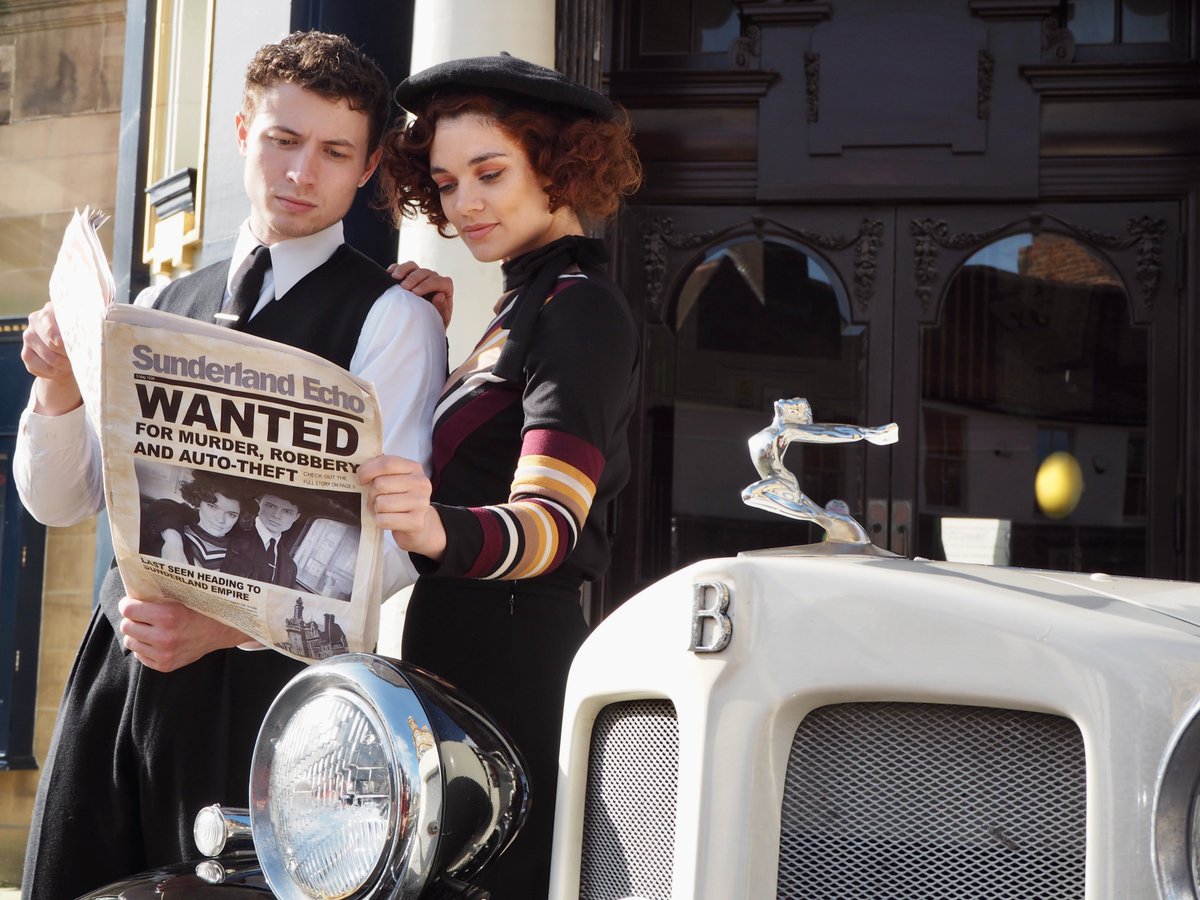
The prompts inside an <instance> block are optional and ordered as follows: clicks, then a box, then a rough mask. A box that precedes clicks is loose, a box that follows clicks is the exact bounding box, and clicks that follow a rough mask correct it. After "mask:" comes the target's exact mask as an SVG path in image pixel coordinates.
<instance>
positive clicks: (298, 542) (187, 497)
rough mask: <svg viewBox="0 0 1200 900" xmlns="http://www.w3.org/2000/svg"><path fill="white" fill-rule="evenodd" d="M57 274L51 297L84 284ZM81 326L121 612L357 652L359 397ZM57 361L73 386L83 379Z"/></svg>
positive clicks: (273, 369)
mask: <svg viewBox="0 0 1200 900" xmlns="http://www.w3.org/2000/svg"><path fill="white" fill-rule="evenodd" d="M73 225H74V223H73ZM80 230H81V231H82V232H86V231H87V230H88V227H83V228H82V229H80ZM93 231H94V229H93ZM93 237H94V234H93ZM68 240H74V238H72V237H71V236H70V229H68V237H67V238H65V239H64V243H66V242H67V241H68ZM97 246H98V245H97ZM64 258H65V259H66V260H67V264H68V265H71V266H72V267H74V269H73V271H71V272H70V273H63V274H62V276H61V280H60V283H62V284H71V285H76V284H80V283H82V282H85V281H86V280H87V276H86V275H85V273H84V272H83V271H82V270H80V269H79V268H78V266H79V265H80V262H79V254H78V253H77V252H76V250H72V251H71V252H70V253H68V254H67V256H66V257H64V256H62V255H60V260H59V264H60V265H63V264H64ZM99 264H100V265H101V266H102V268H103V270H104V271H105V272H107V270H108V266H107V263H106V262H105V261H104V259H103V256H102V255H101V256H100V257H99ZM87 265H96V259H95V258H94V257H93V258H92V259H91V261H90V262H89V263H87ZM91 277H92V278H93V279H94V280H93V284H94V283H95V280H96V279H101V278H102V275H100V274H99V273H96V272H93V273H92V276H91ZM110 277H111V276H110ZM55 310H56V316H58V300H57V298H56V299H55ZM72 315H74V314H72ZM79 315H80V318H84V319H86V318H87V315H88V314H87V313H86V312H83V313H80V314H79ZM91 316H92V317H94V318H96V319H97V321H98V322H99V325H98V326H96V325H94V324H92V325H84V326H82V327H78V328H75V326H72V327H73V328H75V330H76V331H77V333H87V331H88V329H92V330H93V331H95V333H96V335H97V339H98V340H100V341H101V345H102V352H100V353H99V354H97V353H96V352H95V348H94V347H93V348H91V352H92V355H94V356H98V357H99V359H100V361H101V367H100V368H101V371H100V373H99V374H98V375H96V376H95V377H96V379H97V381H98V383H99V385H100V395H99V398H98V400H97V401H96V406H97V409H98V421H99V433H100V444H101V448H102V456H103V461H104V490H105V498H106V501H107V504H108V514H109V519H110V522H111V526H112V540H113V549H114V551H115V555H116V558H117V565H118V567H119V568H120V570H121V577H122V578H123V580H124V582H125V586H126V588H127V590H128V591H129V593H130V595H132V596H136V597H140V598H143V599H162V600H167V601H177V602H180V603H183V604H185V605H187V606H189V607H191V608H192V609H195V610H198V611H200V612H202V613H204V614H206V615H209V616H211V617H213V618H215V619H219V620H221V621H223V622H226V623H228V624H230V625H233V626H234V627H236V628H238V629H239V630H241V631H243V632H245V633H246V634H248V635H250V636H252V637H253V638H255V639H256V640H258V641H260V642H261V643H262V644H264V645H265V646H267V647H270V648H273V649H275V650H278V651H279V652H282V653H286V654H288V655H290V656H294V657H297V658H300V659H303V660H307V661H312V660H317V659H324V658H326V657H329V656H332V655H335V654H339V653H346V652H352V651H359V650H373V649H374V647H375V643H376V640H377V635H378V630H379V606H380V603H381V599H382V598H381V596H380V594H381V585H380V580H381V573H382V537H381V533H380V531H379V529H378V527H377V526H376V524H375V519H374V515H373V513H372V511H371V509H370V508H369V507H368V505H367V503H366V494H365V492H364V491H363V489H362V488H361V487H360V486H359V485H358V481H357V478H356V474H355V473H356V471H357V469H358V467H359V465H361V464H362V463H363V462H365V461H367V460H369V459H371V458H372V457H375V456H378V455H379V454H380V453H381V452H382V447H383V436H382V425H381V421H380V412H379V402H378V399H377V397H376V395H375V390H374V387H373V386H372V385H371V384H370V382H367V381H364V380H362V379H359V378H356V377H355V376H353V375H351V374H350V373H349V372H347V371H345V370H344V369H342V368H340V367H338V366H336V365H334V364H333V363H331V362H329V361H328V360H325V359H323V358H321V357H319V356H316V355H314V354H311V353H307V352H305V351H303V350H298V349H296V348H294V347H291V346H289V345H286V344H280V343H277V342H274V341H269V340H266V339H263V338H259V337H255V336H252V335H248V334H245V333H243V332H238V331H234V330H231V329H228V328H221V327H218V326H216V325H211V324H208V323H205V322H198V321H195V320H192V319H188V318H186V317H183V316H178V315H174V314H172V313H167V312H162V311H160V310H154V309H148V308H143V307H138V306H130V305H126V304H113V305H108V306H104V305H101V306H100V308H99V309H98V310H96V309H95V308H93V311H92V312H91ZM58 317H59V319H60V328H62V320H61V316H58ZM67 348H68V353H69V355H70V356H71V361H72V366H73V367H75V370H76V374H77V377H79V378H80V382H81V384H83V380H84V379H85V378H90V377H92V376H91V375H90V374H85V373H83V372H81V371H80V365H84V366H88V365H91V364H92V361H91V360H90V359H89V358H88V353H87V351H86V350H84V351H83V352H79V353H72V348H71V345H70V344H69V343H68V346H67ZM77 357H78V362H77Z"/></svg>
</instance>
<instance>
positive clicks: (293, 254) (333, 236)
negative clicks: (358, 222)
mask: <svg viewBox="0 0 1200 900" xmlns="http://www.w3.org/2000/svg"><path fill="white" fill-rule="evenodd" d="M345 242H346V238H345V234H344V232H343V230H342V222H341V220H340V219H339V220H338V221H337V222H334V223H333V224H332V225H330V226H329V227H328V228H325V229H323V230H322V231H318V232H317V233H316V234H310V235H307V236H305V237H300V238H292V239H291V240H287V241H279V242H278V243H276V244H272V245H271V272H270V276H269V277H270V278H271V279H272V281H273V282H274V290H275V298H276V299H279V298H281V297H283V296H284V295H285V294H287V292H288V291H290V290H291V289H292V288H294V287H295V286H296V283H297V282H298V281H300V279H302V278H303V277H304V276H305V275H307V274H308V273H309V272H311V271H312V270H313V269H315V268H317V267H318V266H320V265H322V264H323V263H324V262H326V261H327V260H328V259H329V257H331V256H333V254H334V251H336V250H337V248H338V247H340V246H341V245H342V244H344V243H345ZM259 243H261V242H260V241H259V240H258V238H256V237H255V236H254V235H253V234H252V233H251V231H250V220H249V219H247V220H246V221H245V222H243V223H242V227H241V228H240V229H238V236H237V242H236V243H235V244H234V245H233V256H231V257H230V259H229V278H230V279H232V278H233V273H234V272H236V271H237V270H238V266H240V265H241V264H242V260H244V259H245V258H246V257H247V256H249V255H250V251H251V250H253V249H254V248H255V247H256V246H257V245H258V244H259ZM225 288H226V290H228V289H229V282H228V281H226V283H225ZM268 296H269V295H268Z"/></svg>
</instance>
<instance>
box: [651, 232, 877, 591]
mask: <svg viewBox="0 0 1200 900" xmlns="http://www.w3.org/2000/svg"><path fill="white" fill-rule="evenodd" d="M649 339H650V341H651V345H652V349H651V351H650V352H649V353H648V354H647V360H648V361H650V362H651V364H652V365H653V366H654V368H653V369H651V370H649V371H648V373H647V408H648V409H649V410H650V417H651V418H650V430H651V433H652V436H651V445H652V452H651V461H650V466H651V479H650V482H651V484H652V485H653V487H652V490H657V491H659V492H660V493H659V494H658V495H657V496H656V498H655V499H654V500H653V501H652V506H653V509H654V511H653V512H652V515H653V517H654V519H653V523H654V524H653V529H652V530H653V531H655V532H656V534H657V540H656V546H654V547H652V548H651V553H650V556H651V558H652V559H653V566H654V568H655V569H656V574H665V573H666V572H667V571H669V570H670V569H674V568H678V567H679V566H681V565H685V564H687V563H689V562H693V561H695V560H698V559H704V558H708V557H713V556H723V555H728V554H731V553H735V552H737V551H738V550H747V549H754V548H759V547H771V546H786V545H790V544H801V543H806V542H808V541H812V540H820V539H821V537H822V533H821V532H820V530H819V529H817V528H814V527H811V526H808V525H805V524H802V523H798V522H794V521H789V520H786V519H783V518H780V517H778V516H773V515H771V514H769V513H766V512H763V511H761V510H756V509H751V508H750V507H747V506H745V505H744V504H743V503H742V502H741V491H742V488H744V487H745V486H746V485H747V484H749V483H750V482H752V481H754V480H755V478H756V474H755V471H754V468H753V464H752V463H751V461H750V456H749V453H748V451H747V448H746V441H747V439H748V438H749V437H750V435H752V434H754V433H755V432H757V431H759V430H761V429H762V427H763V425H764V423H766V422H768V421H770V419H771V416H772V404H773V403H774V401H775V400H777V399H779V398H782V397H806V398H808V399H809V401H810V402H811V403H812V406H813V409H814V411H815V412H816V414H817V417H818V419H819V420H821V421H838V422H863V421H864V415H865V409H864V408H865V400H866V382H865V376H866V372H865V369H866V366H865V358H866V356H865V354H866V333H865V331H864V328H863V326H862V325H858V324H855V323H853V322H852V321H851V318H850V305H849V302H848V299H847V295H846V292H845V290H844V289H843V288H842V286H841V283H840V282H839V281H838V280H837V278H836V277H835V276H834V275H833V274H832V272H831V270H830V269H829V268H828V266H827V264H826V263H825V262H824V261H823V260H821V259H819V258H818V257H817V256H815V255H813V254H811V253H810V252H808V251H807V250H806V249H804V248H802V247H800V246H798V245H795V244H792V243H788V242H785V241H783V240H778V239H770V240H759V239H749V240H747V239H742V240H738V241H734V242H730V243H726V244H723V245H720V246H717V247H714V248H713V249H711V250H710V251H708V252H707V253H706V254H705V255H704V257H703V258H702V259H701V260H700V261H699V262H698V263H697V264H696V266H695V267H694V268H693V269H692V271H691V272H690V274H689V275H688V277H687V278H686V279H685V280H684V283H683V286H682V288H681V289H680V291H679V293H678V294H677V295H676V298H675V301H674V304H673V307H672V310H671V313H670V315H669V316H668V322H667V323H666V324H665V325H662V326H651V327H650V328H649ZM862 454H863V451H862V448H861V447H860V446H858V445H854V446H852V447H842V446H839V447H836V448H829V447H820V446H800V445H798V444H797V445H793V446H792V447H791V449H790V450H789V452H788V457H787V464H788V466H789V468H791V469H792V471H794V472H795V473H796V474H797V475H798V477H799V478H800V482H801V486H802V489H803V490H804V491H805V493H807V494H808V495H809V496H811V497H813V498H814V499H815V500H817V501H818V502H820V503H822V504H824V503H827V502H828V501H830V500H832V499H835V498H837V499H841V500H844V501H845V502H846V503H847V504H848V505H849V507H850V510H851V513H852V514H853V515H855V516H858V517H860V518H861V517H862V513H863V507H864V498H863V486H862V477H863V476H862V468H863V455H862Z"/></svg>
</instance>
